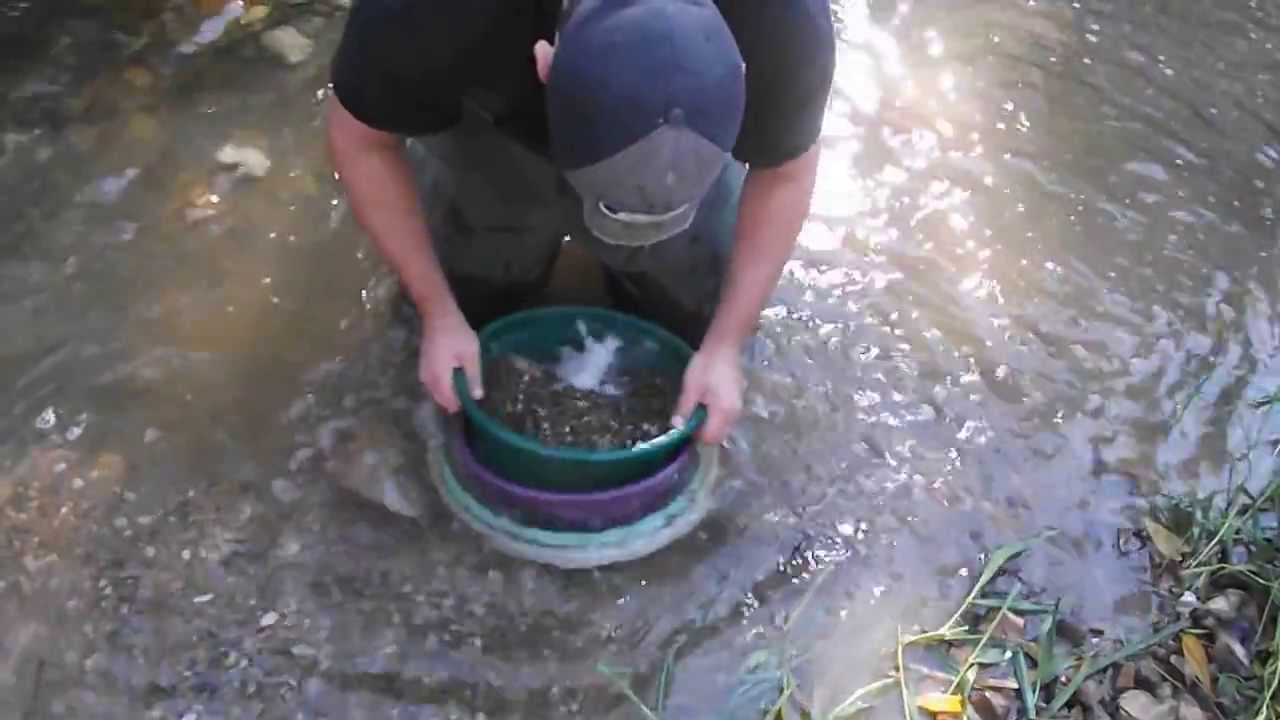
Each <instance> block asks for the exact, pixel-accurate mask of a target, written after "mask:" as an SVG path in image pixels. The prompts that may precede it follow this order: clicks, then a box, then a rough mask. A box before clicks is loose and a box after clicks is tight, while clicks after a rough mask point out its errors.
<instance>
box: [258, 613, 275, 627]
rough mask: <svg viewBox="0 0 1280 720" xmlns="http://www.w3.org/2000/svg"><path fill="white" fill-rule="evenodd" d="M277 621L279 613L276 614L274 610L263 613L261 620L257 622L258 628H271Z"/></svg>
mask: <svg viewBox="0 0 1280 720" xmlns="http://www.w3.org/2000/svg"><path fill="white" fill-rule="evenodd" d="M279 619H280V613H278V612H276V611H275V610H272V611H270V612H267V613H264V614H263V616H262V618H261V619H260V620H258V627H260V628H268V627H271V626H272V625H275V624H276V621H278V620H279Z"/></svg>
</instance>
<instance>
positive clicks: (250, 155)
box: [214, 143, 271, 178]
mask: <svg viewBox="0 0 1280 720" xmlns="http://www.w3.org/2000/svg"><path fill="white" fill-rule="evenodd" d="M214 158H215V159H216V160H217V161H218V162H220V163H222V164H223V165H235V166H236V168H237V169H238V171H239V172H240V173H241V174H243V175H250V176H252V177H259V178H260V177H264V176H265V175H266V174H267V173H268V172H270V171H271V159H270V158H268V157H267V154H266V153H264V152H263V151H261V150H259V149H258V148H256V147H252V146H248V145H235V144H233V143H227V144H226V145H223V146H222V147H221V148H219V149H218V152H217V153H216V154H215V155H214Z"/></svg>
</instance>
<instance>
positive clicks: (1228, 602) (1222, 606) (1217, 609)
mask: <svg viewBox="0 0 1280 720" xmlns="http://www.w3.org/2000/svg"><path fill="white" fill-rule="evenodd" d="M1243 602H1244V593H1242V592H1240V591H1239V590H1236V589H1235V588H1231V589H1229V590H1226V591H1225V592H1223V593H1222V594H1221V595H1217V596H1215V597H1213V598H1211V599H1210V600H1209V602H1207V603H1205V604H1204V609H1205V610H1208V611H1209V612H1211V613H1213V615H1214V617H1216V618H1218V619H1219V620H1228V621H1230V620H1235V619H1236V616H1237V615H1239V614H1240V606H1241V604H1242V603H1243Z"/></svg>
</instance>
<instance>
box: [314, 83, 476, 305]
mask: <svg viewBox="0 0 1280 720" xmlns="http://www.w3.org/2000/svg"><path fill="white" fill-rule="evenodd" d="M328 103H329V105H328V113H327V114H328V138H329V151H330V153H331V154H332V156H333V162H334V166H335V167H336V168H337V170H338V173H339V175H340V176H341V178H342V183H343V186H344V187H345V188H346V190H347V194H348V196H349V197H350V200H351V208H352V211H353V212H354V213H355V217H356V220H357V222H359V223H360V225H361V227H363V228H364V230H365V232H367V233H369V236H370V237H371V238H372V239H373V242H374V244H375V245H376V246H377V248H378V250H379V252H380V253H381V254H382V256H383V257H384V258H385V259H386V261H387V262H388V263H389V264H390V265H391V267H392V269H393V270H394V271H395V272H396V274H397V275H398V276H399V277H400V282H401V283H402V284H403V286H404V288H405V290H406V291H407V292H408V293H409V295H410V297H412V298H413V301H414V304H416V305H417V307H418V311H419V312H420V313H422V316H423V320H424V322H430V318H431V317H436V316H440V315H441V314H442V313H444V314H448V315H456V314H457V313H458V307H457V304H456V301H455V300H454V297H453V294H452V292H450V290H449V285H448V282H447V281H446V280H445V276H444V272H443V271H442V270H441V268H440V262H439V259H438V258H437V257H436V253H435V249H434V248H433V247H432V243H431V234H430V231H429V230H428V229H427V223H426V218H425V216H424V213H423V209H422V206H421V202H420V200H419V197H418V192H417V184H416V183H415V182H414V178H413V174H412V171H411V170H410V166H409V161H408V159H407V158H406V156H405V151H404V141H403V140H402V139H401V138H400V137H399V136H397V135H393V134H391V133H386V132H382V131H380V130H376V129H374V128H371V127H369V126H368V125H365V124H364V123H362V122H360V121H359V120H357V119H356V118H355V117H353V116H352V115H351V113H349V112H347V110H346V108H344V107H343V106H342V103H340V102H338V99H337V98H336V97H334V96H330V97H329V100H328Z"/></svg>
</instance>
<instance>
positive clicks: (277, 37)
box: [261, 25, 315, 65]
mask: <svg viewBox="0 0 1280 720" xmlns="http://www.w3.org/2000/svg"><path fill="white" fill-rule="evenodd" d="M261 42H262V46H263V47H265V48H266V49H267V50H268V51H270V52H271V53H272V54H274V55H275V56H276V57H278V58H279V59H280V60H282V61H284V63H285V64H286V65H297V64H298V63H300V62H302V61H304V60H306V59H307V58H308V57H310V56H311V51H312V50H314V49H315V43H314V42H312V41H311V39H310V38H308V37H307V36H305V35H303V34H302V33H300V32H298V30H297V28H294V27H293V26H291V25H281V26H280V27H277V28H272V29H271V30H268V31H266V32H264V33H262V36H261Z"/></svg>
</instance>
